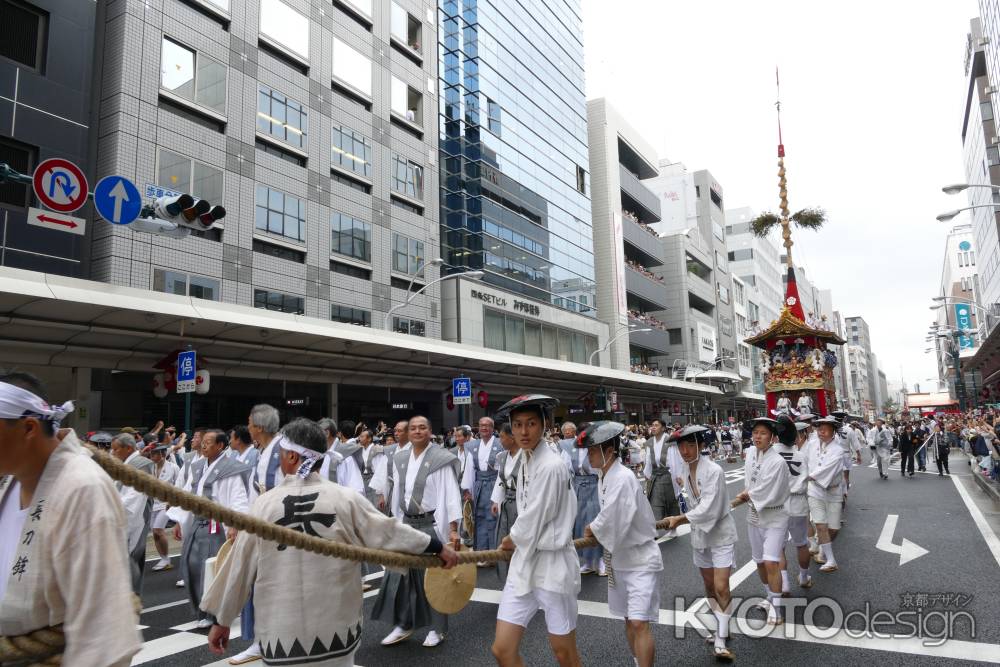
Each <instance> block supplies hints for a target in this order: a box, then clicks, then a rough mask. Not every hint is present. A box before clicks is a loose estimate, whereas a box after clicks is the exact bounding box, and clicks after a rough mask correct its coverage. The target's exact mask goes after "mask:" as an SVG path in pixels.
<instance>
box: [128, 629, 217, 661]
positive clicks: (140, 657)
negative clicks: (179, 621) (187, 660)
mask: <svg viewBox="0 0 1000 667" xmlns="http://www.w3.org/2000/svg"><path fill="white" fill-rule="evenodd" d="M206 644H207V641H206V640H205V635H199V634H196V633H194V632H178V633H176V634H172V635H168V636H166V637H160V638H159V639H151V640H149V641H148V642H143V644H142V650H141V651H139V652H138V653H137V654H136V655H135V657H134V658H132V665H133V667H135V665H141V664H143V663H146V662H152V661H153V660H159V659H160V658H166V657H167V656H171V655H174V654H175V653H180V652H182V651H189V650H191V649H193V648H197V647H199V646H205V645H206Z"/></svg>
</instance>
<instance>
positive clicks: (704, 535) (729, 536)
mask: <svg viewBox="0 0 1000 667" xmlns="http://www.w3.org/2000/svg"><path fill="white" fill-rule="evenodd" d="M683 474H684V486H685V488H687V489H688V494H687V498H688V511H687V512H686V513H685V514H684V516H685V517H687V520H688V523H689V524H691V547H692V548H694V549H707V548H708V547H721V546H726V545H729V544H736V540H737V536H736V521H735V520H734V519H733V515H732V514H730V512H729V489H728V488H727V487H726V475H725V473H724V472H723V470H722V466H720V465H719V464H718V463H716V462H715V461H713V460H712V459H710V458H709V457H708V456H707V455H705V456H699V457H698V463H697V464H696V465H695V475H694V478H692V476H691V466H689V465H688V464H687V463H685V464H684V469H683ZM696 489H697V493H696V492H695V490H696Z"/></svg>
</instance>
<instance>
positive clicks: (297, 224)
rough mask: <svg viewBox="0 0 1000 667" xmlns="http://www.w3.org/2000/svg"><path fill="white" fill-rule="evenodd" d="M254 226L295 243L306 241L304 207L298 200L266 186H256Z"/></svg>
mask: <svg viewBox="0 0 1000 667" xmlns="http://www.w3.org/2000/svg"><path fill="white" fill-rule="evenodd" d="M255 226H256V228H257V229H260V230H262V231H265V232H269V233H271V234H277V235H279V236H284V237H286V238H289V239H293V240H295V241H305V240H306V207H305V204H304V203H303V202H302V200H300V199H296V198H295V197H292V196H291V195H286V194H285V193H284V192H281V191H280V190H274V189H272V188H269V187H267V186H266V185H258V186H257V211H256V222H255Z"/></svg>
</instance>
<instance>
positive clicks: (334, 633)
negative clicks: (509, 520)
mask: <svg viewBox="0 0 1000 667" xmlns="http://www.w3.org/2000/svg"><path fill="white" fill-rule="evenodd" d="M278 446H279V447H280V448H281V463H280V465H281V468H282V471H283V472H284V475H285V476H284V480H283V481H282V483H281V484H280V485H279V486H278V487H277V489H275V490H274V492H272V493H268V494H265V495H263V496H261V497H259V498H258V499H257V500H256V501H255V502H254V505H253V508H252V509H251V514H252V515H253V516H255V517H257V518H258V519H263V520H265V521H270V522H273V523H276V524H278V525H280V526H286V527H288V528H291V529H293V530H297V531H299V532H302V533H305V534H307V535H312V536H314V537H322V538H325V539H328V540H332V541H335V542H342V543H346V544H355V545H358V546H364V547H371V548H376V549H388V550H391V551H401V552H404V553H412V554H436V555H437V556H438V557H439V558H440V559H441V560H442V561H443V563H444V566H445V567H452V566H453V565H454V564H455V563H456V562H457V559H458V556H457V554H456V553H455V552H454V551H453V550H452V549H451V547H450V546H448V545H446V544H444V543H443V542H442V541H441V540H439V539H438V538H437V537H436V536H433V535H429V534H428V533H426V532H423V531H420V530H417V529H415V528H410V527H409V526H405V525H400V524H399V522H397V521H396V520H395V519H393V518H391V517H387V516H385V515H384V514H382V513H381V512H379V511H378V510H376V509H375V508H374V507H373V506H372V504H371V503H369V502H367V501H366V500H365V499H364V498H363V497H361V496H359V495H358V494H356V493H353V492H352V491H350V490H348V489H346V488H344V487H343V486H340V485H338V484H334V483H331V482H330V481H329V480H326V479H323V478H322V477H321V476H320V475H319V474H318V473H317V472H315V471H314V467H315V466H316V465H318V463H319V461H320V459H321V458H322V457H323V454H324V453H325V452H326V439H325V438H324V437H323V431H322V430H321V429H320V427H319V426H318V425H317V424H316V423H315V422H312V421H310V420H308V419H296V420H295V421H293V422H291V423H289V424H288V425H286V426H285V428H284V429H283V430H282V433H281V435H280V436H279V439H278ZM360 567H361V566H360V564H359V563H355V562H353V561H348V560H343V559H339V558H329V557H326V556H321V555H319V554H314V553H310V552H306V551H299V550H298V549H294V548H290V547H288V546H287V545H284V544H278V543H276V542H267V541H264V540H263V539H261V538H259V537H255V536H253V535H249V534H247V533H241V534H240V535H239V537H237V539H236V543H235V544H234V545H233V549H232V551H231V552H230V554H229V556H228V558H226V559H225V561H224V562H223V564H222V566H221V567H220V569H219V572H218V573H217V574H216V577H215V579H214V580H213V582H212V584H211V586H210V587H209V589H208V591H207V592H206V593H205V597H204V600H203V601H202V608H203V609H204V610H205V611H206V612H208V613H210V614H212V615H213V616H215V617H216V618H220V619H228V618H234V617H235V616H236V615H237V614H238V613H239V611H240V608H241V607H242V606H243V601H244V600H245V599H246V598H247V596H248V595H250V593H251V590H252V591H253V597H254V606H255V607H256V610H257V612H256V613H257V631H258V638H257V641H258V643H259V646H260V648H261V652H262V654H263V658H264V662H265V663H266V664H292V662H294V664H296V665H309V666H310V667H350V666H351V665H353V664H354V652H355V650H356V649H357V647H358V644H359V643H360V642H361V627H362V603H363V598H362V593H361V570H360ZM318 582H321V583H322V585H317V583H318ZM331 591H336V593H337V594H336V595H331V594H330V592H331ZM228 642H229V628H228V627H225V626H222V625H215V626H213V627H212V630H211V631H210V632H209V635H208V643H209V648H210V649H211V650H212V651H213V652H215V653H222V652H224V651H225V649H226V647H227V645H228Z"/></svg>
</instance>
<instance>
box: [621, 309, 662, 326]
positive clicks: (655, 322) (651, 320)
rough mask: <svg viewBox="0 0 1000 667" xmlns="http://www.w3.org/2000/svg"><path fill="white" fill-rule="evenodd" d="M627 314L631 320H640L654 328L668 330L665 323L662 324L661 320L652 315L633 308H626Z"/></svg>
mask: <svg viewBox="0 0 1000 667" xmlns="http://www.w3.org/2000/svg"><path fill="white" fill-rule="evenodd" d="M628 316H629V317H631V318H632V319H633V320H637V321H639V322H642V323H643V324H645V325H647V326H651V327H653V328H654V329H660V330H662V331H668V329H667V325H666V324H664V323H663V322H662V321H661V320H659V319H657V318H655V317H653V316H652V315H647V314H646V313H643V312H641V311H639V310H637V309H635V308H629V309H628Z"/></svg>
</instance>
